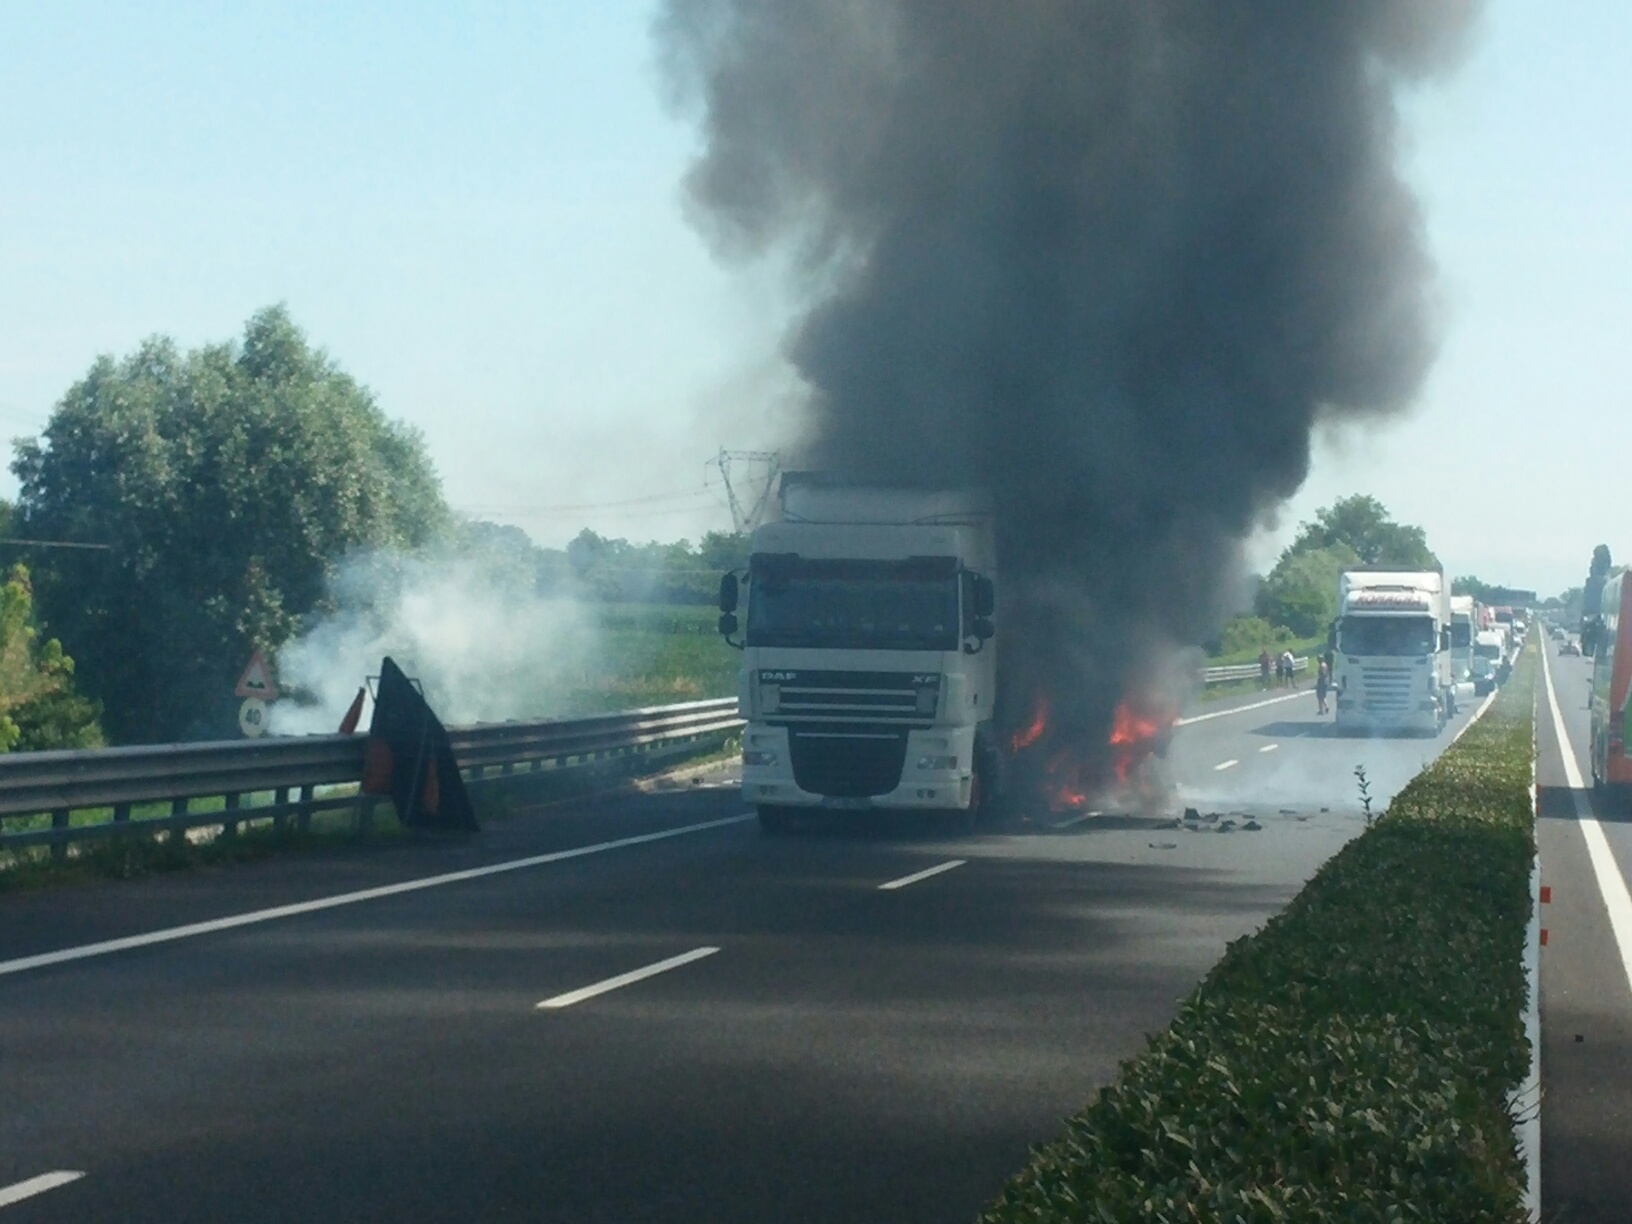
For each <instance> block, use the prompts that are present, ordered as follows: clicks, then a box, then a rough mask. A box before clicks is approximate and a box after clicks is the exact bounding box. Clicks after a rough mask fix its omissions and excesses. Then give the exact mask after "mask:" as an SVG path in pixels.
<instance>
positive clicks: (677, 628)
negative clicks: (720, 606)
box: [561, 604, 742, 714]
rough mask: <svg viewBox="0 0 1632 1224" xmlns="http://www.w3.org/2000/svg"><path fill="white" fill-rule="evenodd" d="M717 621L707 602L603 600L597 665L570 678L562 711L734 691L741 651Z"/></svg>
mask: <svg viewBox="0 0 1632 1224" xmlns="http://www.w3.org/2000/svg"><path fill="white" fill-rule="evenodd" d="M718 619H719V613H718V612H716V611H715V610H714V609H713V608H708V607H685V606H677V605H667V604H606V605H604V606H603V607H602V608H600V609H598V610H597V617H596V624H597V630H598V631H597V634H596V638H597V650H596V652H595V663H594V665H593V666H592V667H586V668H585V669H584V670H583V671H582V672H581V673H579V674H578V675H575V676H572V677H571V678H570V679H569V681H568V683H567V685H566V686H565V692H564V694H563V704H564V705H565V707H566V708H565V709H563V710H562V711H561V712H562V713H564V714H574V713H586V714H587V713H593V712H597V711H601V710H627V709H633V708H635V707H638V706H648V705H668V704H670V703H672V702H677V701H700V700H702V699H703V698H706V697H729V696H732V695H733V694H735V693H736V691H737V670H738V668H739V667H740V666H741V664H742V655H741V653H740V652H738V651H736V650H734V649H732V648H731V647H730V646H727V645H726V644H725V641H724V639H722V638H721V637H720V635H719V633H718V632H717V630H716V628H715V624H716V622H717V621H718Z"/></svg>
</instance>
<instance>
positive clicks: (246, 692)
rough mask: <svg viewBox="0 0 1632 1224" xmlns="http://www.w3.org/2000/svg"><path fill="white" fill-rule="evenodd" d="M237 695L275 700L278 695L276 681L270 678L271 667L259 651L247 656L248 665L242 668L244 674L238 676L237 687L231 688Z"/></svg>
mask: <svg viewBox="0 0 1632 1224" xmlns="http://www.w3.org/2000/svg"><path fill="white" fill-rule="evenodd" d="M232 691H233V693H234V694H235V695H237V696H239V697H259V698H260V699H261V700H262V701H275V700H277V696H278V683H277V681H276V680H274V679H272V669H271V668H270V667H268V666H267V665H266V659H265V658H264V657H263V656H262V655H261V652H260V651H258V650H257V651H256V652H255V653H254V654H252V655H251V656H250V657H249V666H248V667H246V668H244V674H243V675H241V676H239V677H238V687H237V688H235V689H233V690H232Z"/></svg>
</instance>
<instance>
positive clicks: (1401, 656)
mask: <svg viewBox="0 0 1632 1224" xmlns="http://www.w3.org/2000/svg"><path fill="white" fill-rule="evenodd" d="M1337 602H1338V619H1337V624H1336V626H1335V634H1334V636H1335V639H1336V640H1335V641H1334V643H1333V645H1334V648H1335V662H1334V674H1333V678H1332V679H1333V683H1334V684H1335V686H1336V688H1337V726H1338V728H1339V729H1340V730H1343V731H1355V732H1365V733H1385V734H1386V733H1389V732H1402V731H1421V732H1426V733H1428V734H1430V735H1433V734H1437V733H1438V732H1439V731H1440V729H1441V728H1442V727H1444V725H1445V723H1446V721H1447V720H1448V719H1449V718H1450V717H1451V715H1453V714H1454V713H1456V687H1455V685H1454V684H1453V682H1452V678H1451V606H1450V595H1449V592H1448V590H1447V589H1446V584H1445V575H1444V574H1442V573H1440V572H1439V571H1437V570H1420V571H1400V570H1349V571H1347V572H1345V573H1343V574H1341V575H1339V577H1338V580H1337Z"/></svg>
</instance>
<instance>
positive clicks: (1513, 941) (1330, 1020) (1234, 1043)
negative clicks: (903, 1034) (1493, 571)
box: [982, 649, 1536, 1224]
mask: <svg viewBox="0 0 1632 1224" xmlns="http://www.w3.org/2000/svg"><path fill="white" fill-rule="evenodd" d="M1535 666H1536V664H1535V658H1534V651H1533V649H1532V650H1531V651H1529V652H1527V653H1526V656H1525V659H1524V661H1523V662H1522V663H1521V665H1520V667H1519V668H1518V669H1517V670H1516V671H1515V672H1514V675H1513V677H1512V679H1511V680H1510V681H1509V683H1508V684H1507V686H1506V687H1505V688H1504V689H1503V690H1502V693H1501V696H1500V697H1499V698H1498V699H1497V701H1496V704H1495V705H1494V706H1493V707H1492V708H1491V710H1490V711H1489V713H1488V714H1487V715H1486V716H1485V718H1484V719H1483V720H1481V721H1480V722H1479V723H1478V724H1476V725H1475V726H1474V727H1473V728H1472V729H1471V730H1469V731H1468V733H1467V734H1466V735H1465V736H1464V737H1463V738H1462V740H1461V741H1460V742H1459V743H1458V744H1456V745H1455V746H1454V747H1453V748H1451V749H1449V750H1448V751H1447V752H1445V753H1444V754H1443V755H1442V756H1441V757H1440V758H1439V760H1438V761H1436V762H1435V764H1434V765H1433V766H1432V767H1430V768H1429V769H1427V770H1425V771H1424V772H1423V773H1422V774H1420V775H1419V776H1418V777H1417V778H1415V779H1414V780H1413V781H1412V782H1411V783H1410V784H1409V785H1408V786H1406V788H1405V789H1404V790H1403V791H1401V792H1400V794H1399V795H1398V796H1397V797H1396V798H1395V801H1394V803H1393V805H1392V806H1391V807H1390V808H1389V810H1388V812H1387V813H1385V814H1384V815H1383V816H1382V817H1381V818H1380V819H1378V820H1377V822H1376V823H1375V824H1374V825H1373V827H1372V828H1370V829H1369V830H1368V831H1367V832H1365V833H1364V834H1363V835H1362V836H1360V837H1358V838H1356V839H1355V840H1354V841H1352V842H1351V843H1349V845H1348V846H1347V847H1345V848H1344V849H1343V850H1342V851H1341V852H1340V853H1338V854H1337V855H1335V856H1334V857H1333V858H1332V859H1331V860H1330V861H1329V862H1328V863H1327V864H1326V865H1325V866H1324V867H1322V868H1321V870H1320V871H1319V873H1317V875H1316V876H1315V878H1314V879H1313V880H1311V881H1310V882H1309V884H1308V885H1307V886H1306V887H1305V888H1304V889H1303V891H1302V892H1301V893H1299V894H1298V896H1297V897H1296V898H1295V899H1294V900H1293V901H1292V903H1291V904H1290V905H1289V906H1288V907H1287V908H1286V910H1285V911H1284V912H1282V913H1281V914H1279V915H1277V916H1276V917H1275V918H1273V919H1271V920H1270V922H1269V923H1267V924H1266V925H1265V927H1264V928H1263V930H1262V931H1260V932H1259V933H1258V934H1256V935H1253V936H1250V937H1248V938H1245V939H1242V940H1239V941H1237V942H1236V943H1234V944H1232V945H1231V946H1230V948H1229V950H1228V951H1227V952H1226V954H1225V956H1224V958H1223V960H1222V961H1220V962H1219V964H1218V965H1217V967H1215V968H1214V970H1213V971H1212V973H1211V974H1209V975H1208V977H1207V979H1206V980H1205V981H1204V982H1203V983H1202V985H1201V986H1200V987H1199V988H1198V989H1197V990H1196V992H1195V994H1194V995H1192V996H1191V997H1190V999H1189V1000H1187V1001H1186V1002H1185V1003H1184V1004H1183V1006H1182V1007H1181V1009H1180V1011H1179V1015H1178V1017H1177V1019H1175V1020H1174V1022H1173V1024H1172V1027H1171V1028H1169V1029H1168V1031H1167V1032H1166V1033H1163V1034H1162V1035H1160V1036H1158V1037H1155V1038H1153V1039H1152V1040H1151V1042H1150V1048H1149V1049H1148V1050H1147V1051H1146V1052H1145V1053H1144V1054H1143V1055H1142V1056H1140V1057H1139V1058H1138V1059H1136V1060H1134V1061H1133V1062H1131V1063H1128V1064H1126V1065H1125V1066H1124V1067H1123V1069H1122V1075H1121V1078H1120V1080H1119V1081H1118V1082H1117V1083H1115V1084H1114V1085H1112V1086H1110V1087H1108V1088H1106V1089H1104V1090H1103V1091H1101V1093H1100V1094H1099V1097H1098V1099H1097V1100H1096V1101H1095V1102H1094V1103H1093V1104H1091V1105H1090V1106H1089V1107H1088V1108H1087V1109H1085V1110H1084V1111H1083V1112H1082V1113H1080V1114H1078V1115H1077V1116H1076V1117H1074V1118H1071V1119H1070V1120H1069V1121H1068V1122H1067V1123H1066V1130H1065V1134H1064V1135H1063V1136H1061V1137H1060V1138H1059V1139H1057V1140H1055V1141H1054V1142H1052V1143H1050V1144H1048V1145H1046V1146H1044V1147H1040V1148H1038V1149H1036V1150H1035V1151H1034V1152H1033V1156H1032V1160H1031V1163H1030V1164H1029V1165H1028V1166H1027V1167H1026V1168H1025V1169H1024V1170H1023V1171H1022V1172H1021V1173H1019V1174H1017V1175H1016V1176H1015V1177H1014V1178H1013V1179H1012V1180H1011V1181H1010V1183H1009V1184H1008V1186H1007V1187H1006V1189H1005V1190H1004V1192H1003V1194H1002V1195H1001V1196H1000V1197H999V1198H998V1200H997V1201H996V1202H995V1203H994V1204H993V1205H992V1206H991V1207H990V1208H988V1210H987V1211H986V1213H985V1214H984V1215H983V1216H982V1220H983V1221H985V1222H987V1224H1019V1222H1021V1221H1026V1222H1027V1224H1043V1222H1049V1224H1052V1222H1054V1221H1094V1222H1096V1224H1098V1222H1101V1221H1103V1222H1105V1224H1111V1222H1113V1221H1114V1222H1116V1224H1121V1222H1122V1221H1131V1220H1145V1221H1219V1222H1226V1221H1227V1222H1231V1224H1233V1222H1235V1221H1244V1222H1252V1224H1256V1222H1258V1221H1266V1222H1267V1221H1339V1220H1341V1221H1345V1222H1346V1224H1348V1222H1358V1221H1416V1220H1433V1221H1455V1222H1456V1224H1471V1222H1473V1221H1513V1222H1517V1221H1520V1220H1524V1219H1526V1218H1527V1216H1526V1215H1525V1213H1524V1211H1523V1208H1522V1200H1523V1190H1524V1183H1525V1173H1524V1168H1523V1165H1522V1163H1521V1161H1520V1157H1519V1154H1518V1151H1517V1145H1516V1143H1515V1140H1514V1134H1513V1117H1512V1114H1511V1113H1510V1111H1509V1108H1508V1104H1507V1101H1508V1097H1509V1094H1510V1093H1511V1092H1512V1091H1513V1090H1514V1089H1515V1088H1516V1087H1517V1086H1518V1085H1519V1084H1520V1082H1521V1081H1522V1080H1523V1078H1524V1076H1525V1075H1526V1073H1527V1071H1528V1069H1529V1061H1530V1052H1529V1044H1528V1042H1527V1040H1526V1038H1525V1034H1524V1023H1523V1017H1522V1014H1521V1013H1522V1009H1523V1007H1524V1003H1525V979H1524V970H1523V952H1524V939H1525V930H1526V925H1527V923H1528V920H1529V917H1530V888H1529V880H1530V862H1531V857H1532V853H1533V845H1534V843H1533V818H1532V812H1531V806H1530V797H1529V785H1530V777H1531V754H1532V736H1531V710H1532V701H1533V695H1534V684H1535Z"/></svg>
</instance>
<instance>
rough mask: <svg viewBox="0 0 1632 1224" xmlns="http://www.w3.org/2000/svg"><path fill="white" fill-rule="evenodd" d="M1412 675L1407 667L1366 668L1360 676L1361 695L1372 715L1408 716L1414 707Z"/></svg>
mask: <svg viewBox="0 0 1632 1224" xmlns="http://www.w3.org/2000/svg"><path fill="white" fill-rule="evenodd" d="M1413 679H1414V675H1413V673H1412V671H1411V669H1410V668H1407V667H1368V668H1366V669H1365V670H1364V671H1363V672H1362V674H1361V685H1362V688H1361V694H1362V697H1363V699H1364V701H1365V703H1366V709H1367V710H1368V711H1370V712H1371V713H1373V714H1410V713H1412V712H1413V710H1414V709H1415V706H1416V702H1415V700H1414V698H1415V696H1416V694H1415V690H1414V689H1413V688H1412V681H1413Z"/></svg>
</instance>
